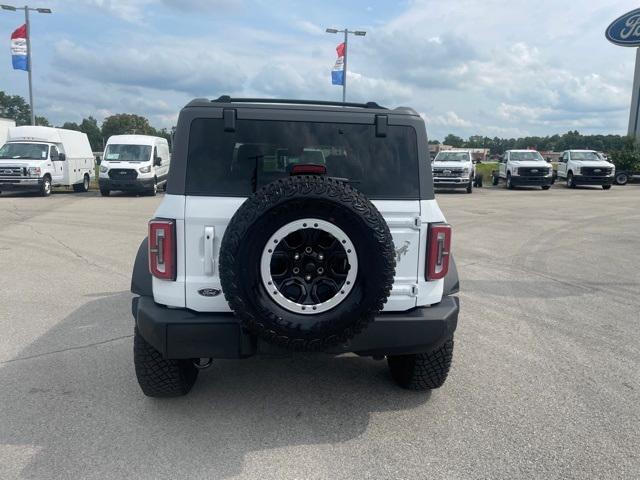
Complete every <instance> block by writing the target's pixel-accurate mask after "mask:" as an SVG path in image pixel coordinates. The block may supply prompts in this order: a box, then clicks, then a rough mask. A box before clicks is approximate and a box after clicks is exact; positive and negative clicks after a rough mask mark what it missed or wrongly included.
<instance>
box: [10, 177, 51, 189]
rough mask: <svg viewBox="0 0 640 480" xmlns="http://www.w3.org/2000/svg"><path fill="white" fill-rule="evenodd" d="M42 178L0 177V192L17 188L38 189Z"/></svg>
mask: <svg viewBox="0 0 640 480" xmlns="http://www.w3.org/2000/svg"><path fill="white" fill-rule="evenodd" d="M42 182H43V179H42V178H15V177H14V178H11V177H6V178H2V177H0V192H1V191H5V192H9V191H19V190H22V191H24V190H39V189H40V187H41V186H42Z"/></svg>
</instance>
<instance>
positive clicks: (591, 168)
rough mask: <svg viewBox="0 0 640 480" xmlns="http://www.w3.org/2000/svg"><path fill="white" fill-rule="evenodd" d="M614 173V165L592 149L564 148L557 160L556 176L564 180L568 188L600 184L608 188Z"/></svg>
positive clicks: (605, 188)
mask: <svg viewBox="0 0 640 480" xmlns="http://www.w3.org/2000/svg"><path fill="white" fill-rule="evenodd" d="M615 175H616V167H615V165H614V164H613V163H610V162H607V161H606V160H604V159H603V158H602V157H601V156H600V155H599V154H598V152H596V151H594V150H566V151H565V152H563V153H562V156H561V157H560V159H559V160H558V178H561V179H563V180H565V181H566V182H567V187H569V188H576V186H578V185H602V188H603V189H604V190H609V189H610V188H611V184H612V183H613V178H614V177H615Z"/></svg>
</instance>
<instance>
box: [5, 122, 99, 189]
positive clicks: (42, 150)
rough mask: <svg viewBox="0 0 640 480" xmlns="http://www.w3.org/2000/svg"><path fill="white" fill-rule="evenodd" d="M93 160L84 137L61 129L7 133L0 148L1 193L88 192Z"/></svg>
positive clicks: (31, 128)
mask: <svg viewBox="0 0 640 480" xmlns="http://www.w3.org/2000/svg"><path fill="white" fill-rule="evenodd" d="M93 170H94V159H93V153H92V152H91V146H90V145H89V139H88V138H87V135H86V134H84V133H82V132H76V131H75V130H64V129H62V128H51V127H36V126H23V127H13V128H10V129H9V135H8V136H7V142H6V143H5V144H4V145H3V146H2V148H0V191H9V190H13V191H16V190H21V191H29V190H31V191H38V192H40V195H42V196H44V197H46V196H48V195H49V194H50V193H51V188H52V187H57V186H66V187H73V189H74V190H75V191H76V192H86V191H87V190H89V183H90V182H91V177H92V176H93Z"/></svg>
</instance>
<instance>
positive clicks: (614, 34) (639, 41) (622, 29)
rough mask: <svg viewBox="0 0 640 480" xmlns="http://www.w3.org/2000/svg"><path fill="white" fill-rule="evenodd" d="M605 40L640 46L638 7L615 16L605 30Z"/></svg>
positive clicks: (639, 12)
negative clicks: (617, 16)
mask: <svg viewBox="0 0 640 480" xmlns="http://www.w3.org/2000/svg"><path fill="white" fill-rule="evenodd" d="M605 36H606V37H607V40H609V41H610V42H611V43H615V44H616V45H621V46H623V47H638V46H640V8H637V9H635V10H631V11H630V12H627V13H625V14H624V15H622V16H621V17H619V18H616V19H615V20H614V21H613V22H611V25H609V26H608V27H607V30H606V31H605Z"/></svg>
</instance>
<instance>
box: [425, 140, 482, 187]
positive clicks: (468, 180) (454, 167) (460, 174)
mask: <svg viewBox="0 0 640 480" xmlns="http://www.w3.org/2000/svg"><path fill="white" fill-rule="evenodd" d="M431 171H432V172H433V186H434V188H445V189H449V188H464V189H466V190H467V193H471V192H473V187H474V185H477V186H481V185H479V184H478V183H477V182H478V180H477V179H476V174H475V172H476V169H475V164H474V161H473V157H472V156H471V152H469V151H468V150H445V151H441V152H438V154H437V155H436V158H434V159H433V163H432V165H431ZM480 181H481V180H480Z"/></svg>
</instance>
